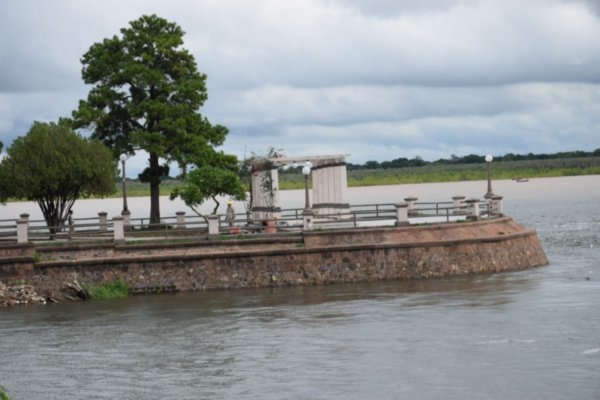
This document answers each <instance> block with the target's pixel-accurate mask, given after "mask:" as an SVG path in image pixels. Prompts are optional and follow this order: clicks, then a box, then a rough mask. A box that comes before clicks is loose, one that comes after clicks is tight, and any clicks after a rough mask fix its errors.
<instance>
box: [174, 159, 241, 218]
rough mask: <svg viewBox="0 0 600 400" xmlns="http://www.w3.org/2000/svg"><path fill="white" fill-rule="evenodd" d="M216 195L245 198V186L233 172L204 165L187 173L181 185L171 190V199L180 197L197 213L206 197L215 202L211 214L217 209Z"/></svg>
mask: <svg viewBox="0 0 600 400" xmlns="http://www.w3.org/2000/svg"><path fill="white" fill-rule="evenodd" d="M217 196H232V197H233V198H235V199H236V200H244V199H245V198H246V192H245V188H244V186H243V185H242V182H241V181H240V178H239V177H238V176H237V174H236V173H235V172H232V171H229V170H227V169H222V168H216V167H212V166H209V165H205V166H203V167H200V168H198V169H195V170H193V171H191V172H189V173H188V174H187V178H186V180H185V183H184V185H183V186H182V187H178V188H176V189H175V190H173V191H172V192H171V200H173V199H175V198H177V197H180V198H181V199H182V200H183V201H184V202H185V204H186V205H187V206H188V207H189V208H191V209H192V211H194V212H195V213H196V214H197V215H199V216H202V214H201V213H200V211H198V207H199V206H200V205H201V204H202V203H204V202H205V201H206V200H208V199H213V201H214V202H215V203H216V206H215V208H214V209H213V211H212V214H213V215H214V214H216V213H217V210H218V209H219V201H218V200H217Z"/></svg>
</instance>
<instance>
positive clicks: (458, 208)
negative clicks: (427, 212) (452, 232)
mask: <svg viewBox="0 0 600 400" xmlns="http://www.w3.org/2000/svg"><path fill="white" fill-rule="evenodd" d="M464 203H465V196H460V195H457V196H452V207H453V210H452V213H453V214H455V215H462V214H466V211H465V210H464V208H463V206H464Z"/></svg>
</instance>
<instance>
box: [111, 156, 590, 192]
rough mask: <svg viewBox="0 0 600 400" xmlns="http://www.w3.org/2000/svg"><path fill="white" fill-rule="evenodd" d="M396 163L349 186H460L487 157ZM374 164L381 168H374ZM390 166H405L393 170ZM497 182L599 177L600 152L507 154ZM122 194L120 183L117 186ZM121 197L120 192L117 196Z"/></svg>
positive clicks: (286, 179)
mask: <svg viewBox="0 0 600 400" xmlns="http://www.w3.org/2000/svg"><path fill="white" fill-rule="evenodd" d="M404 160H407V159H403V158H399V159H396V160H393V161H383V162H381V163H380V162H377V161H368V162H366V163H365V164H362V165H360V164H348V186H351V187H354V186H376V185H398V184H409V183H428V182H457V181H471V180H483V179H485V177H486V169H485V168H486V166H485V159H484V156H479V155H475V154H472V155H468V156H464V157H456V156H453V157H451V158H450V159H448V160H437V161H434V162H428V161H424V160H422V159H420V158H418V157H417V158H414V159H412V160H407V161H404ZM375 163H377V165H378V167H377V168H374V165H375ZM391 165H405V166H403V167H398V166H396V167H391ZM492 171H493V178H494V179H518V178H542V177H551V176H574V175H600V149H597V150H595V151H593V152H584V151H573V152H565V153H556V154H532V153H529V154H525V155H520V154H506V155H505V156H499V157H495V158H494V161H493V163H492ZM279 178H280V182H279V187H280V188H281V189H284V190H285V189H300V188H303V187H304V177H303V175H302V173H301V172H300V170H298V169H297V170H292V169H291V170H288V171H280V175H279ZM179 184H180V182H179V181H178V180H176V179H172V178H167V179H165V180H164V181H163V184H162V185H161V189H162V190H161V195H169V194H170V193H171V191H172V190H173V189H174V188H176V187H177V186H178V185H179ZM117 186H118V189H119V190H120V188H121V185H120V183H119V184H118V185H117ZM127 191H128V195H129V196H148V194H149V188H148V185H147V184H144V183H141V182H139V181H135V180H131V181H128V183H127ZM118 195H119V196H120V195H121V192H119V193H118Z"/></svg>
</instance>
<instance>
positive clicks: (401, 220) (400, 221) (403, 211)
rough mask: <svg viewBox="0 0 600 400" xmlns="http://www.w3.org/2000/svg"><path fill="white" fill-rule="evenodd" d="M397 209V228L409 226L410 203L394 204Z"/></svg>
mask: <svg viewBox="0 0 600 400" xmlns="http://www.w3.org/2000/svg"><path fill="white" fill-rule="evenodd" d="M394 207H396V226H406V225H409V222H408V207H409V206H408V203H397V204H394Z"/></svg>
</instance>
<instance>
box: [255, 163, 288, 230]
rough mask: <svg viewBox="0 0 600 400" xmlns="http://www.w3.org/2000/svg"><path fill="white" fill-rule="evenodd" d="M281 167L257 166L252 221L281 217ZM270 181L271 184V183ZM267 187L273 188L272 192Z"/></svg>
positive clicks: (276, 165) (273, 165) (274, 164)
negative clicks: (279, 168) (278, 169)
mask: <svg viewBox="0 0 600 400" xmlns="http://www.w3.org/2000/svg"><path fill="white" fill-rule="evenodd" d="M279 166H280V165H279V164H277V163H274V162H273V164H272V165H271V163H268V165H267V166H266V169H265V166H261V165H256V166H255V168H257V170H256V171H254V172H252V219H254V220H255V221H262V220H265V219H273V218H279V217H281V207H280V206H279V196H278V193H279V172H278V171H277V168H278V167H279ZM269 180H270V182H269ZM265 186H267V187H269V186H270V187H271V188H272V189H271V191H270V193H269V191H267V190H266V188H265Z"/></svg>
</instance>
